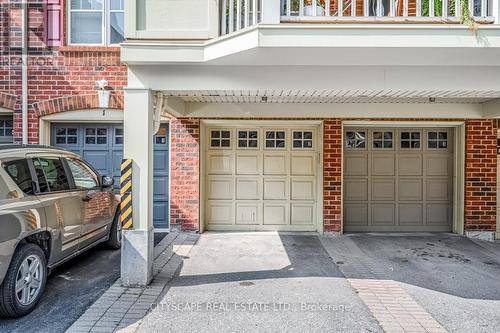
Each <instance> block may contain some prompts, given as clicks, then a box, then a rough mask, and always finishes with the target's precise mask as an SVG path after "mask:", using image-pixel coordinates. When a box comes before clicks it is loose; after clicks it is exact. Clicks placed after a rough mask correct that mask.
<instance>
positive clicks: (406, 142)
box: [400, 132, 420, 149]
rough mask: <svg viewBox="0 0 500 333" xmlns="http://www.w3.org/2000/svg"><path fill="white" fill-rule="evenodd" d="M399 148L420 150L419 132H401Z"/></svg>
mask: <svg viewBox="0 0 500 333" xmlns="http://www.w3.org/2000/svg"><path fill="white" fill-rule="evenodd" d="M400 138H401V142H400V144H401V148H403V149H420V132H401V135H400Z"/></svg>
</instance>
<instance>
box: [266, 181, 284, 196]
mask: <svg viewBox="0 0 500 333" xmlns="http://www.w3.org/2000/svg"><path fill="white" fill-rule="evenodd" d="M287 199H288V178H264V200H287Z"/></svg>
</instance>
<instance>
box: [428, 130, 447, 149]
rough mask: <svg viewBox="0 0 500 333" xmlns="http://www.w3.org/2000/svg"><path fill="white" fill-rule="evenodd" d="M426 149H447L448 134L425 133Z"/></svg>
mask: <svg viewBox="0 0 500 333" xmlns="http://www.w3.org/2000/svg"><path fill="white" fill-rule="evenodd" d="M427 148H430V149H446V148H448V133H447V132H428V133H427Z"/></svg>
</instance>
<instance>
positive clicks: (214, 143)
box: [210, 130, 231, 148]
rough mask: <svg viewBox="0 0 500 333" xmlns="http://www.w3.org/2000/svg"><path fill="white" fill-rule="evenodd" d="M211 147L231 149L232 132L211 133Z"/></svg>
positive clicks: (214, 131)
mask: <svg viewBox="0 0 500 333" xmlns="http://www.w3.org/2000/svg"><path fill="white" fill-rule="evenodd" d="M210 147H213V148H229V147H231V131H227V130H211V131H210Z"/></svg>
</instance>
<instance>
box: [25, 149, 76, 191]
mask: <svg viewBox="0 0 500 333" xmlns="http://www.w3.org/2000/svg"><path fill="white" fill-rule="evenodd" d="M26 158H27V159H28V163H29V165H30V169H31V178H32V179H33V181H34V182H35V187H36V191H35V195H37V196H39V195H48V194H53V193H66V192H73V191H75V190H77V189H76V186H75V183H74V181H73V175H72V173H71V170H70V169H69V166H68V165H67V163H66V161H65V160H64V158H62V157H61V156H55V155H38V154H37V155H34V156H29V157H26ZM39 158H49V159H58V160H59V161H61V164H62V166H63V169H64V173H65V174H66V178H67V179H68V184H69V189H67V190H61V191H53V190H52V189H50V190H49V191H48V192H40V183H39V180H38V176H37V174H36V171H35V165H34V163H33V160H34V159H39ZM42 171H43V175H44V177H45V180H47V176H46V175H45V170H42Z"/></svg>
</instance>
